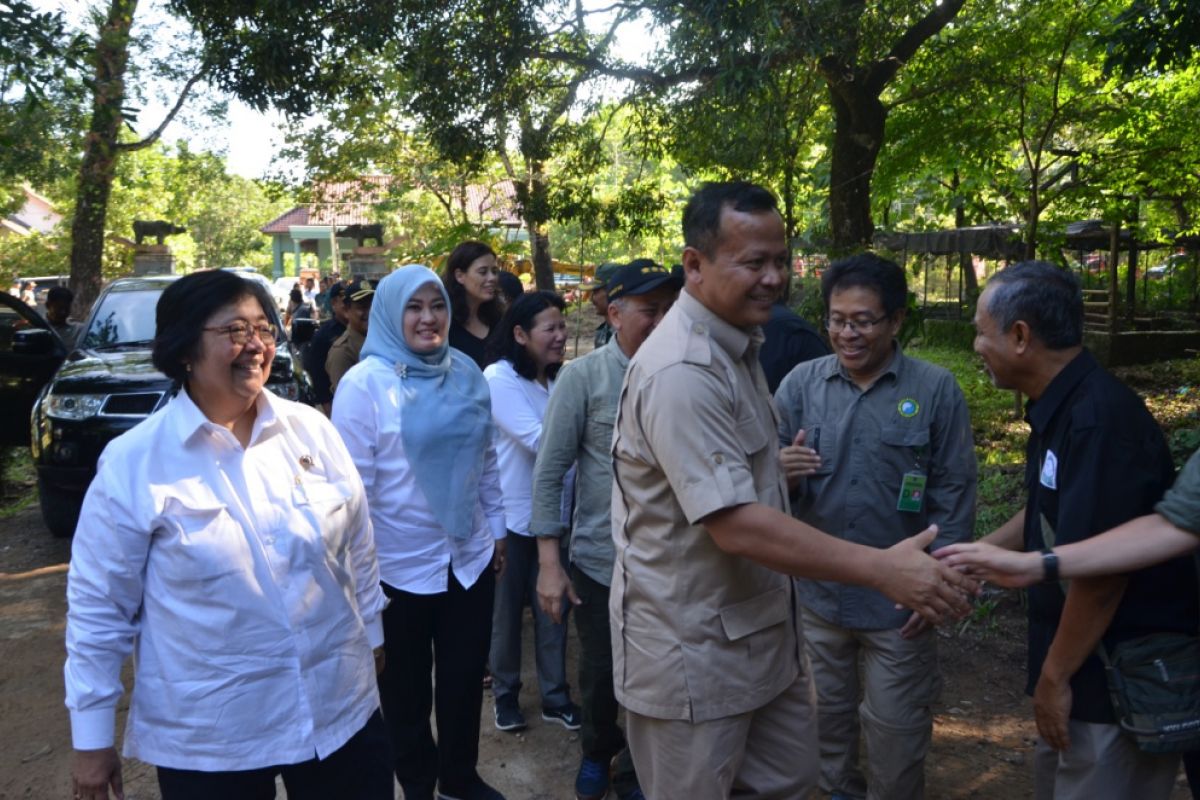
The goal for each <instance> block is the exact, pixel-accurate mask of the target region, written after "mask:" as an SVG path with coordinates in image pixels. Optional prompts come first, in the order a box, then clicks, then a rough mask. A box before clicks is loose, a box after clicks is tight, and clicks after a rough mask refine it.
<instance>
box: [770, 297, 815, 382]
mask: <svg viewBox="0 0 1200 800" xmlns="http://www.w3.org/2000/svg"><path fill="white" fill-rule="evenodd" d="M762 329H763V337H764V339H763V343H762V347H761V348H760V349H759V351H758V363H760V364H762V368H763V373H764V374H765V375H766V376H767V388H768V389H770V391H771V394H775V390H776V389H778V388H779V383H780V381H782V380H783V379H784V378H785V377H787V374H788V373H789V372H791V371H792V367H794V366H796V365H797V364H799V363H801V362H804V361H811V360H812V359H814V358H821V357H822V356H827V355H829V346H828V345H826V344H825V340H824V339H822V338H821V334H819V333H817V329H816V328H814V327H813V326H812V325H810V324H808V321H807V320H805V319H804V318H803V317H801V316H800V315H799V314H797V313H796V312H794V311H792V310H791V309H790V308H788V304H787V300H786V298H784V299H780V300H778V301H776V303H775V305H773V306H771V318H770V319H769V320H767V323H766V324H765V325H763V326H762Z"/></svg>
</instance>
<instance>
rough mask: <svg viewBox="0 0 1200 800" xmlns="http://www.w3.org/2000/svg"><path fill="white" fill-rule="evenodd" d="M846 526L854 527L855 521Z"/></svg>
mask: <svg viewBox="0 0 1200 800" xmlns="http://www.w3.org/2000/svg"><path fill="white" fill-rule="evenodd" d="M846 527H847V528H853V527H854V523H853V522H851V523H850V524H849V525H847V526H846Z"/></svg>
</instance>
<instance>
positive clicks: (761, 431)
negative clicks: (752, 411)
mask: <svg viewBox="0 0 1200 800" xmlns="http://www.w3.org/2000/svg"><path fill="white" fill-rule="evenodd" d="M736 430H737V437H738V441H739V442H741V443H742V448H743V452H745V453H757V452H758V451H759V450H762V449H763V448H764V447H766V446H767V444H768V443H770V441H771V438H772V436H771V431H769V430H767V427H766V425H764V424H763V421H762V420H761V419H759V418H757V417H750V418H748V419H739V420H738V421H737V427H736Z"/></svg>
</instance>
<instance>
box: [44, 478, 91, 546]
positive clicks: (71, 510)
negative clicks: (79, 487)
mask: <svg viewBox="0 0 1200 800" xmlns="http://www.w3.org/2000/svg"><path fill="white" fill-rule="evenodd" d="M38 505H39V506H41V509H42V522H44V523H46V527H47V528H49V529H50V534H51V535H52V536H54V537H56V538H59V539H65V538H67V537H68V536H73V535H74V534H75V525H76V524H77V523H78V522H79V509H80V508H81V507H82V506H83V495H82V494H79V493H78V492H72V491H68V490H66V489H59V488H58V487H56V486H51V485H50V484H48V483H46V481H45V480H44V479H42V478H40V477H39V478H38Z"/></svg>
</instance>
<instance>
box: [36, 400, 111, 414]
mask: <svg viewBox="0 0 1200 800" xmlns="http://www.w3.org/2000/svg"><path fill="white" fill-rule="evenodd" d="M107 396H108V395H103V394H48V395H46V399H45V400H43V401H42V410H43V411H44V412H45V414H46V416H48V417H53V418H54V419H70V420H80V419H88V418H90V417H94V416H96V414H98V413H99V412H100V406H102V405H104V399H105V398H106V397H107Z"/></svg>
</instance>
